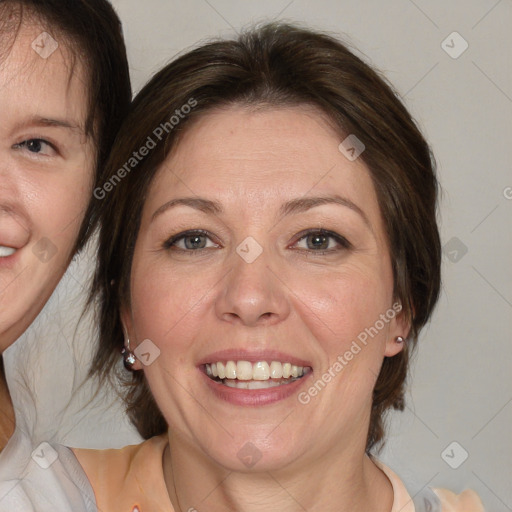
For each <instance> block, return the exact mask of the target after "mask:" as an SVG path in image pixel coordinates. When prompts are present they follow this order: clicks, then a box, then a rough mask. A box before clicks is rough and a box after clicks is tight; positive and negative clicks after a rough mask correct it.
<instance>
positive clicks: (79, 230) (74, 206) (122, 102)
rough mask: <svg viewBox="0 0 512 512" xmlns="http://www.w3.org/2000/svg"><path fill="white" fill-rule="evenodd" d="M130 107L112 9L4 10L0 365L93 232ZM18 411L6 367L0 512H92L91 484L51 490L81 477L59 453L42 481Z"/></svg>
mask: <svg viewBox="0 0 512 512" xmlns="http://www.w3.org/2000/svg"><path fill="white" fill-rule="evenodd" d="M130 100H131V90H130V82H129V75H128V64H127V60H126V52H125V47H124V42H123V37H122V33H121V29H120V23H119V19H118V18H117V16H116V14H115V12H114V11H113V9H112V7H111V6H110V4H109V3H108V2H106V1H104V0H88V1H87V2H85V1H76V2H62V1H61V0H45V1H44V2H41V1H34V0H0V112H1V113H2V114H1V115H2V122H1V123H0V357H1V354H2V353H3V352H4V350H6V349H7V348H8V347H9V346H10V345H11V344H12V343H14V342H15V341H16V339H17V338H18V337H19V336H20V335H21V334H22V333H23V332H24V331H25V329H26V328H27V327H28V326H29V325H30V323H31V322H32V321H33V320H34V319H35V317H36V316H37V315H38V313H39V312H40V311H41V309H42V308H43V306H44V304H45V303H46V301H47V300H48V299H49V297H50V295H51V294H52V292H53V290H54V289H55V287H56V285H57V283H58V282H59V280H60V279H61V277H62V275H63V274H64V271H65V269H66V267H67V266H68V264H69V263H70V261H71V258H72V257H73V255H74V254H75V253H76V252H77V251H79V250H80V249H82V248H83V246H84V244H85V243H86V241H87V240H88V238H89V236H90V234H91V232H92V231H93V229H92V228H93V227H94V225H95V223H96V219H97V212H96V209H95V206H94V204H93V203H91V200H90V199H91V191H92V189H93V186H94V184H95V183H96V182H98V181H100V180H102V170H103V166H104V163H105V160H106V156H107V154H108V151H109V149H110V145H111V144H112V142H113V139H114V137H115V135H116V133H117V129H118V128H119V125H120V122H121V120H122V118H123V117H124V115H125V114H126V112H127V110H128V106H129V102H130ZM47 370H48V372H49V373H51V368H48V369H47ZM34 399H37V398H34ZM14 405H15V406H16V405H18V406H19V405H20V404H14ZM15 409H16V407H13V404H12V403H11V399H10V394H9V391H8V389H7V383H6V380H5V374H4V368H3V363H2V364H0V450H2V449H3V451H2V453H1V455H0V510H8V511H9V512H12V511H16V510H33V508H32V506H33V505H35V502H37V504H38V505H37V510H46V509H47V508H46V507H51V509H52V510H60V508H59V506H60V505H62V504H63V503H65V508H64V509H65V510H69V506H70V503H71V504H72V508H73V510H75V511H79V510H93V505H91V501H90V500H89V502H87V499H86V495H87V492H88V490H89V487H88V484H87V485H85V484H83V485H81V484H77V486H76V487H75V488H73V489H71V490H70V489H67V490H66V485H67V484H66V483H64V484H63V485H59V475H60V478H62V477H63V475H68V474H71V473H73V472H75V474H79V472H78V473H76V471H77V466H78V465H77V463H76V460H74V457H73V455H72V453H71V451H69V450H66V449H64V448H62V447H61V448H58V450H57V451H58V452H59V459H60V462H59V463H58V464H56V465H55V466H54V471H55V472H52V471H46V472H44V471H38V467H37V466H36V465H35V464H33V461H32V458H31V457H30V454H31V453H32V452H33V450H34V448H35V447H34V446H32V445H31V443H32V441H31V440H30V439H29V438H28V436H27V434H26V432H25V430H24V429H23V428H22V425H20V422H19V420H20V419H21V418H20V417H17V418H15ZM15 419H16V422H15ZM15 423H16V427H17V428H16V430H15ZM4 448H5V449H4ZM78 468H79V466H78ZM39 469H40V468H39ZM52 478H53V479H54V480H53V483H52V484H51V485H50V486H49V487H48V492H47V493H43V494H42V495H41V492H42V491H41V487H46V486H48V484H49V483H50V482H52ZM64 480H65V478H64ZM77 481H78V480H77ZM82 481H83V482H86V479H85V478H82ZM60 483H61V484H62V481H61V482H60ZM82 491H83V495H82ZM84 500H85V502H84Z"/></svg>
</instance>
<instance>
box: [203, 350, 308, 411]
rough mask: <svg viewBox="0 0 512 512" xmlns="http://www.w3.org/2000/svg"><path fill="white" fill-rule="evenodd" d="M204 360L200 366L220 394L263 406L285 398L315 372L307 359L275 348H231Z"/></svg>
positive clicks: (243, 403) (220, 395) (241, 401)
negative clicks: (261, 350) (252, 350)
mask: <svg viewBox="0 0 512 512" xmlns="http://www.w3.org/2000/svg"><path fill="white" fill-rule="evenodd" d="M230 356H231V358H230ZM234 356H236V357H234ZM205 361H208V362H204V363H202V364H200V365H199V369H200V370H201V371H202V372H203V373H204V374H205V375H206V376H207V377H208V382H210V383H211V386H210V388H211V389H212V390H213V391H214V392H215V393H216V394H217V396H219V397H221V398H223V399H225V400H228V401H230V402H232V403H235V404H240V405H263V404H264V403H270V402H275V401H277V400H280V399H283V398H286V397H288V396H289V395H290V394H291V393H293V392H294V390H295V389H296V387H297V385H300V382H298V381H301V380H302V379H304V378H305V377H306V376H308V375H309V374H310V373H311V372H312V371H313V370H312V367H311V365H310V363H308V362H307V361H305V360H302V359H298V358H296V357H294V356H291V355H288V354H284V353H280V352H276V351H272V352H264V353H262V352H259V353H251V352H247V351H233V350H228V351H221V352H216V353H215V354H212V355H210V356H208V358H207V359H205ZM292 363H293V364H292Z"/></svg>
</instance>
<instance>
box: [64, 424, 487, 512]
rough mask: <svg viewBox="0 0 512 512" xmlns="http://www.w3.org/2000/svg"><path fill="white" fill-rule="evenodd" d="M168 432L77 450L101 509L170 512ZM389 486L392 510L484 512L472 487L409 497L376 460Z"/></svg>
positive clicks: (106, 511)
mask: <svg viewBox="0 0 512 512" xmlns="http://www.w3.org/2000/svg"><path fill="white" fill-rule="evenodd" d="M167 443H168V441H167V435H165V434H164V435H162V436H158V437H153V438H152V439H150V440H148V441H145V442H144V443H142V444H139V445H135V446H127V447H125V448H122V449H120V450H83V449H80V450H79V449H75V450H74V452H75V455H76V456H77V458H78V460H79V462H80V464H81V465H82V467H83V468H84V470H85V473H86V474H87V476H88V478H89V481H90V482H91V485H92V487H93V489H94V493H95V495H96V502H97V506H98V510H101V511H103V512H174V509H173V506H172V504H171V501H170V499H169V495H168V493H167V487H166V485H165V481H164V475H163V469H162V460H163V453H164V450H165V448H166V446H167ZM377 464H378V466H379V467H380V468H381V469H382V471H383V472H384V473H385V474H386V476H387V477H388V478H389V480H390V482H391V485H392V486H393V492H394V500H393V507H392V509H391V512H423V511H428V512H485V511H484V508H483V505H482V502H481V501H480V498H479V497H478V495H477V494H476V493H475V492H474V491H471V490H466V491H464V492H462V493H461V494H458V495H456V494H454V493H452V492H450V491H447V490H445V489H430V488H428V489H426V490H425V491H423V492H422V493H420V495H418V496H416V497H415V499H414V502H413V500H412V499H411V497H410V496H409V493H408V492H407V490H406V488H405V486H404V484H403V483H402V481H401V480H400V478H399V477H398V476H397V475H396V474H395V473H394V472H393V471H391V470H390V469H389V468H388V467H386V466H385V465H384V464H382V463H379V462H378V463H377Z"/></svg>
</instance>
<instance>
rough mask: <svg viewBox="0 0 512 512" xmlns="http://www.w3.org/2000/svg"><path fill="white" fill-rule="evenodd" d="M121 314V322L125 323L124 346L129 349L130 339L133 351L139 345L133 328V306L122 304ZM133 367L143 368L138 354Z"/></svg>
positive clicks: (134, 368)
mask: <svg viewBox="0 0 512 512" xmlns="http://www.w3.org/2000/svg"><path fill="white" fill-rule="evenodd" d="M119 315H120V317H121V323H122V324H123V331H124V346H125V348H126V349H127V348H128V340H130V350H131V351H132V352H133V351H134V350H135V348H136V347H137V342H136V340H135V331H134V329H133V316H132V311H131V308H127V307H125V306H122V307H121V311H120V313H119ZM132 369H133V370H135V371H138V370H142V363H141V362H140V361H139V359H138V358H137V356H135V363H133V366H132Z"/></svg>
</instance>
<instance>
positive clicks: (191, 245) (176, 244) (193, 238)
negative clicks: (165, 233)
mask: <svg viewBox="0 0 512 512" xmlns="http://www.w3.org/2000/svg"><path fill="white" fill-rule="evenodd" d="M164 246H165V248H166V249H178V250H181V251H199V250H201V249H208V248H210V247H219V245H218V244H216V243H214V242H212V240H211V238H210V237H209V235H208V233H207V232H206V231H202V230H195V231H187V232H185V233H179V234H178V235H175V236H173V237H171V238H170V239H169V240H167V242H165V244H164Z"/></svg>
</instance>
